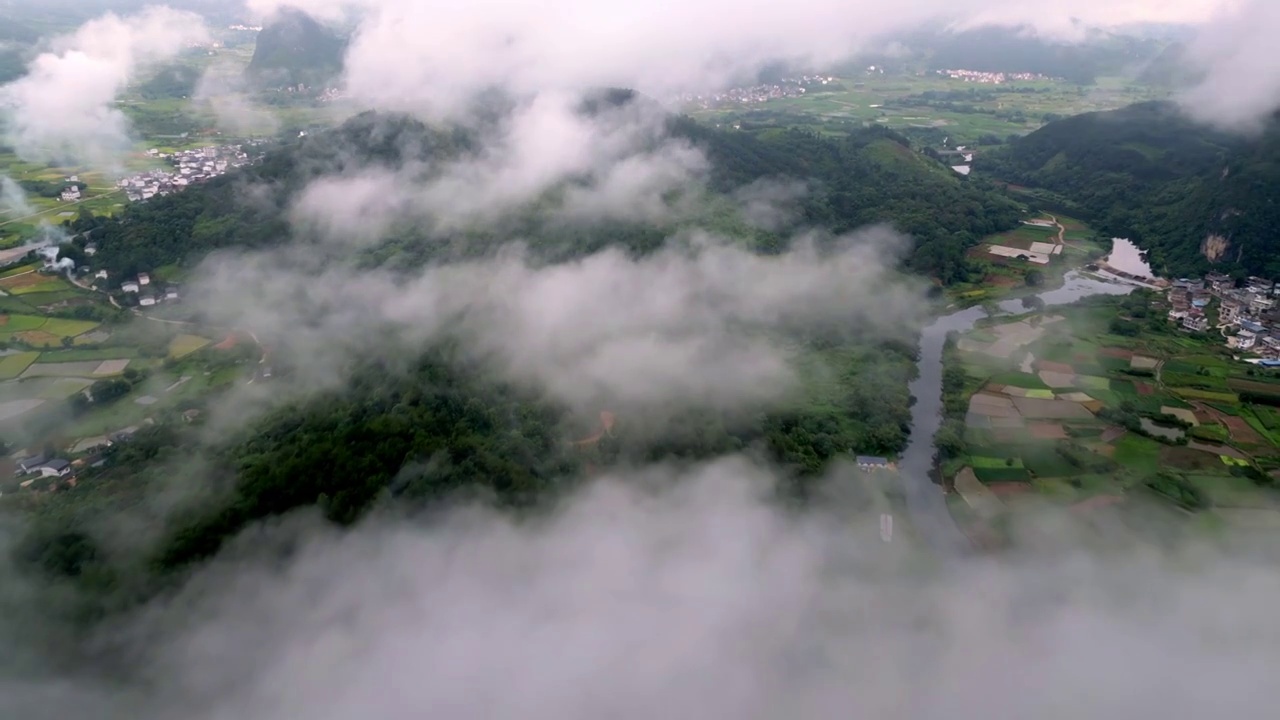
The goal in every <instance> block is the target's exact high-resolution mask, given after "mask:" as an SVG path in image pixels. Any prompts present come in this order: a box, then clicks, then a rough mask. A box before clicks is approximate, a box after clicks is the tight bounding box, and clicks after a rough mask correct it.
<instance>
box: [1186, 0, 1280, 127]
mask: <svg viewBox="0 0 1280 720" xmlns="http://www.w3.org/2000/svg"><path fill="white" fill-rule="evenodd" d="M1277 33H1280V5H1277V4H1276V3H1274V2H1268V1H1267V0H1245V1H1244V2H1241V3H1238V4H1237V5H1236V6H1234V7H1232V8H1231V9H1229V10H1227V11H1225V12H1223V13H1221V14H1220V15H1218V16H1217V17H1216V18H1215V19H1214V20H1213V21H1212V22H1210V23H1208V24H1206V25H1205V26H1204V27H1203V28H1202V29H1201V30H1200V32H1199V33H1198V34H1197V36H1196V38H1195V40H1194V41H1193V42H1192V43H1191V44H1190V46H1189V48H1188V50H1187V53H1186V56H1185V63H1186V64H1187V65H1188V66H1189V67H1190V68H1191V69H1193V70H1194V71H1195V72H1196V74H1197V76H1198V77H1199V82H1198V83H1197V84H1196V86H1195V87H1193V88H1192V89H1190V90H1188V91H1187V92H1185V93H1183V95H1182V97H1181V103H1182V106H1183V108H1184V109H1185V110H1186V111H1187V112H1188V113H1189V114H1191V115H1192V116H1193V117H1196V118H1198V119H1200V120H1204V121H1206V122H1211V123H1214V124H1216V125H1220V126H1224V127H1227V128H1230V129H1235V130H1246V131H1250V130H1257V129H1258V128H1260V127H1261V125H1262V124H1263V123H1264V122H1265V121H1266V120H1267V119H1268V118H1269V117H1270V116H1271V114H1272V113H1274V112H1275V111H1276V109H1277V108H1280V58H1277V54H1276V52H1275V47H1274V46H1275V37H1276V34H1277Z"/></svg>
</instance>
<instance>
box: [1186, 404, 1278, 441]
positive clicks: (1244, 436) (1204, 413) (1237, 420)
mask: <svg viewBox="0 0 1280 720" xmlns="http://www.w3.org/2000/svg"><path fill="white" fill-rule="evenodd" d="M1192 406H1193V407H1194V408H1195V411H1196V417H1198V418H1202V419H1204V418H1207V419H1208V420H1209V421H1210V422H1217V423H1222V424H1223V425H1226V426H1227V431H1228V432H1229V433H1230V434H1231V441H1232V442H1234V443H1239V444H1241V445H1270V443H1268V442H1267V441H1266V440H1264V439H1262V436H1261V435H1259V434H1258V432H1257V431H1256V430H1254V429H1253V428H1251V427H1249V423H1247V422H1245V421H1244V418H1241V417H1236V416H1235V415H1228V414H1226V413H1223V412H1218V411H1217V410H1214V409H1213V408H1211V407H1209V406H1208V405H1205V404H1204V403H1192Z"/></svg>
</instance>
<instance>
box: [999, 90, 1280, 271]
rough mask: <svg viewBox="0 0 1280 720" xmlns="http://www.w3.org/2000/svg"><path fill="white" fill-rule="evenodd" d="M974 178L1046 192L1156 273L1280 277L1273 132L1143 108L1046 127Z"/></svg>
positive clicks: (1279, 168) (1278, 136) (1157, 106)
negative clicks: (1220, 126) (1223, 127)
mask: <svg viewBox="0 0 1280 720" xmlns="http://www.w3.org/2000/svg"><path fill="white" fill-rule="evenodd" d="M975 170H976V171H977V172H978V173H980V174H983V175H986V176H989V177H995V178H998V179H1000V180H1004V181H1008V182H1012V183H1016V184H1019V185H1023V186H1027V187H1029V188H1032V189H1038V190H1043V191H1048V192H1047V193H1045V194H1044V195H1043V197H1044V198H1045V199H1046V202H1048V203H1049V204H1050V205H1053V204H1061V205H1063V206H1065V207H1063V209H1065V210H1068V211H1075V212H1078V213H1079V214H1080V215H1082V216H1084V217H1085V218H1086V219H1087V220H1089V221H1090V223H1091V224H1092V225H1094V226H1096V227H1098V228H1099V229H1101V230H1102V231H1103V232H1107V233H1111V234H1113V235H1117V236H1126V237H1130V238H1132V239H1133V240H1134V241H1135V242H1137V243H1138V244H1139V245H1140V246H1141V247H1143V248H1144V249H1147V250H1149V251H1150V259H1151V261H1152V264H1153V266H1154V268H1155V269H1156V270H1157V271H1158V272H1163V273H1166V274H1171V275H1183V274H1191V273H1198V272H1203V271H1206V270H1208V269H1210V268H1214V267H1217V268H1219V269H1223V270H1227V271H1240V272H1244V273H1253V274H1264V275H1269V276H1280V254H1277V250H1280V242H1278V241H1277V239H1276V238H1277V236H1276V233H1275V227H1276V225H1277V223H1278V222H1280V207H1278V206H1277V205H1276V202H1275V200H1274V189H1275V188H1276V187H1277V183H1280V132H1278V128H1277V126H1276V125H1275V124H1272V125H1271V126H1269V127H1268V128H1267V129H1266V130H1265V132H1264V133H1263V134H1262V135H1261V136H1259V137H1253V138H1250V137H1245V136H1242V135H1232V134H1228V133H1225V132H1221V131H1218V130H1215V129H1212V128H1209V127H1206V126H1204V125H1200V124H1197V123H1195V122H1193V121H1192V120H1190V119H1188V118H1187V117H1186V116H1185V115H1183V114H1181V113H1180V112H1178V110H1177V109H1176V108H1175V107H1173V106H1171V105H1169V104H1165V103H1144V104H1140V105H1134V106H1131V107H1128V108H1125V109H1123V110H1117V111H1114V112H1107V113H1090V114H1086V115H1079V116H1076V117H1072V118H1067V119H1065V120H1061V121H1058V122H1054V123H1050V124H1049V125H1047V126H1045V127H1044V128H1042V129H1041V130H1038V131H1036V132H1034V133H1031V134H1030V135H1028V136H1026V137H1025V138H1022V139H1021V140H1019V141H1017V142H1015V143H1013V144H1011V145H1010V146H1009V147H1007V148H1005V149H1004V150H1002V151H1001V152H999V153H993V154H991V155H987V156H985V157H983V158H980V161H979V163H978V164H977V165H976V167H975Z"/></svg>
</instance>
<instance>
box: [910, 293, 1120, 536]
mask: <svg viewBox="0 0 1280 720" xmlns="http://www.w3.org/2000/svg"><path fill="white" fill-rule="evenodd" d="M1133 290H1134V286H1133V285H1126V284H1121V283H1117V282H1104V281H1102V280H1097V279H1094V278H1092V277H1088V276H1085V275H1083V274H1081V273H1079V272H1075V271H1073V272H1070V273H1067V276H1066V279H1065V282H1064V283H1063V285H1062V287H1060V288H1055V289H1053V290H1046V291H1045V292H1043V293H1040V294H1039V295H1037V296H1036V297H1038V298H1040V300H1041V301H1043V302H1044V304H1045V306H1046V307H1050V306H1054V305H1067V304H1070V303H1073V302H1076V301H1077V300H1081V299H1083V298H1086V297H1090V296H1093V295H1128V294H1129V293H1131V292H1133ZM1024 312H1026V309H1025V308H1024V307H1023V305H1022V301H1021V300H1020V299H1019V300H1007V301H1005V302H1003V303H1001V304H1000V305H999V313H998V314H999V315H1014V314H1019V313H1024ZM985 317H987V312H986V310H984V309H983V308H981V307H972V308H967V309H965V310H959V311H956V312H953V313H951V314H950V315H944V316H942V317H940V318H938V319H937V320H935V321H934V322H933V324H931V325H929V326H928V327H926V328H925V329H924V330H923V332H922V333H921V336H920V360H919V362H918V367H919V371H920V375H919V377H917V378H916V379H915V381H913V382H912V383H911V387H910V389H911V395H912V397H914V398H915V400H916V402H915V405H913V406H912V407H911V439H910V441H909V442H908V444H907V448H906V450H904V451H903V453H902V458H901V460H900V461H899V464H898V466H899V471H900V474H901V477H902V481H903V484H904V492H905V495H906V506H907V513H908V514H909V515H910V519H911V523H912V526H913V527H914V529H915V530H916V532H917V533H919V534H920V536H921V537H922V538H923V539H924V540H925V542H926V543H928V544H929V546H930V547H931V548H933V549H934V550H935V551H937V552H939V553H941V554H946V555H957V554H963V553H965V552H967V551H969V550H970V549H971V547H972V545H971V544H970V542H969V540H968V538H967V537H966V536H965V535H964V533H962V532H961V531H960V528H959V527H958V526H957V525H956V523H955V520H954V519H952V517H951V513H950V512H949V511H948V510H947V503H946V497H945V496H944V495H943V493H942V491H941V488H940V487H939V486H938V485H937V484H936V483H934V482H933V477H932V475H933V469H934V457H935V455H936V449H935V448H934V444H933V437H934V435H935V434H936V433H937V432H938V428H939V426H940V425H941V424H942V347H943V345H944V344H945V343H946V340H947V334H948V333H950V332H953V331H955V332H965V331H968V330H971V329H973V325H974V323H976V322H977V321H978V320H981V319H982V318H985Z"/></svg>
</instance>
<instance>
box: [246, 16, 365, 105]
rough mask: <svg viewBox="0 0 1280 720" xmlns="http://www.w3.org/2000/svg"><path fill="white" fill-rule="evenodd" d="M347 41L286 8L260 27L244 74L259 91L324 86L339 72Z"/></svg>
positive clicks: (309, 18)
mask: <svg viewBox="0 0 1280 720" xmlns="http://www.w3.org/2000/svg"><path fill="white" fill-rule="evenodd" d="M346 45H347V41H346V39H345V38H343V37H341V36H339V35H338V34H337V33H335V32H334V31H332V30H330V29H329V28H327V27H325V26H324V25H321V24H320V23H319V22H317V21H316V20H315V18H313V17H311V16H310V15H308V14H306V13H305V12H303V11H301V10H296V9H293V8H285V9H282V10H280V11H279V12H278V13H276V15H275V16H274V17H273V18H272V19H271V20H270V21H269V22H268V23H267V24H266V25H264V26H263V27H262V31H261V32H260V33H258V41H257V44H256V45H255V47H254V50H253V59H252V60H251V61H250V62H249V68H248V70H247V71H246V73H247V75H248V77H249V80H250V81H251V82H252V83H254V84H255V85H257V86H259V87H283V86H288V85H298V84H306V85H323V84H325V83H327V82H328V81H330V80H332V79H333V78H335V77H337V76H338V75H339V74H340V73H341V72H342V58H343V54H344V53H345V52H346Z"/></svg>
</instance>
